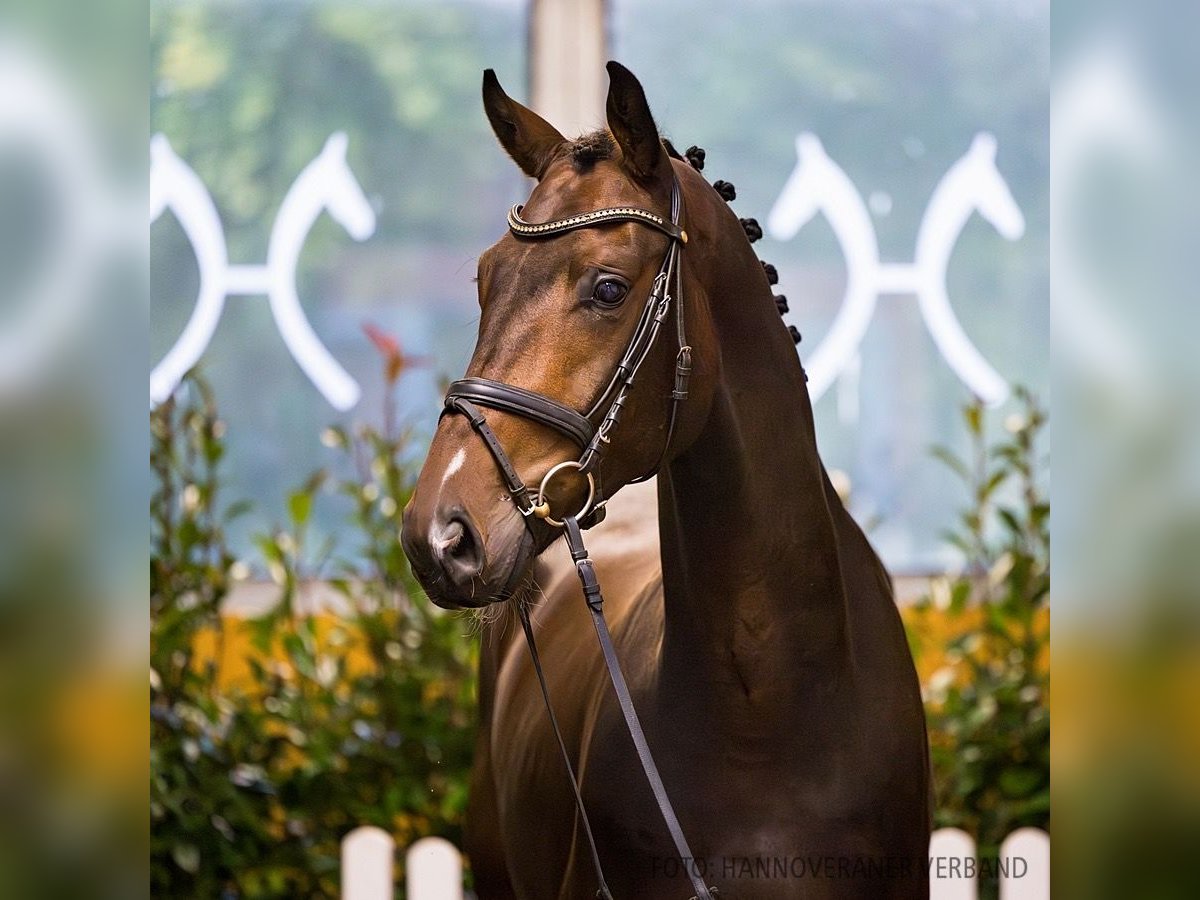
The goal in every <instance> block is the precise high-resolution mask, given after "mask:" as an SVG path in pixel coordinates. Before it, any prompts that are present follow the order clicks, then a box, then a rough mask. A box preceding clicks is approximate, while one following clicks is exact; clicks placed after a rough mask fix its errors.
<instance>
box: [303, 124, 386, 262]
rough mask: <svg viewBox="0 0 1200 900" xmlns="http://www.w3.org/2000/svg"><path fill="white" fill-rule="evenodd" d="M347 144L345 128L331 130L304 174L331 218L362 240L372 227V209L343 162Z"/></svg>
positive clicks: (373, 216)
mask: <svg viewBox="0 0 1200 900" xmlns="http://www.w3.org/2000/svg"><path fill="white" fill-rule="evenodd" d="M347 144H348V139H347V137H346V133H345V132H344V131H337V132H334V133H333V134H331V135H330V136H329V140H327V141H326V142H325V146H324V148H323V149H322V150H321V153H320V155H318V156H317V158H316V159H315V160H314V161H313V163H312V164H311V165H310V166H309V168H308V170H307V171H306V173H305V174H308V175H310V177H311V178H312V186H313V188H314V192H315V194H316V196H319V197H320V198H321V199H322V200H324V202H325V208H326V209H327V210H328V211H329V214H330V215H331V216H333V218H334V220H335V221H336V222H338V224H340V225H341V226H342V227H343V228H345V229H346V233H347V234H349V235H350V237H352V238H354V240H356V241H365V240H366V239H367V238H369V237H370V236H371V234H372V233H373V232H374V231H375V210H374V209H372V208H371V204H370V202H369V201H368V200H367V196H366V194H364V193H363V189H362V186H361V185H359V183H358V179H356V178H355V177H354V173H353V172H352V171H350V166H349V165H348V164H347V163H346V147H347Z"/></svg>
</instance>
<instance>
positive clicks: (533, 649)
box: [517, 603, 613, 900]
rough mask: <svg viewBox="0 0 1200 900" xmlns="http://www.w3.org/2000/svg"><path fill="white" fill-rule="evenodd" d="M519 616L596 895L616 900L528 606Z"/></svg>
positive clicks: (521, 605) (522, 607)
mask: <svg viewBox="0 0 1200 900" xmlns="http://www.w3.org/2000/svg"><path fill="white" fill-rule="evenodd" d="M517 614H518V615H519V616H520V618H521V628H522V629H523V630H524V632H525V643H526V644H527V645H528V647H529V658H530V659H531V660H532V661H533V671H534V672H535V673H536V674H537V680H538V686H539V687H541V689H542V699H543V700H544V701H546V712H547V713H548V714H549V716H550V727H551V728H553V729H554V737H555V739H556V740H557V741H558V749H559V752H560V753H562V760H563V765H565V766H566V767H567V777H568V778H570V780H571V792H572V793H573V794H574V795H575V806H576V807H577V808H578V809H579V817H580V818H581V819H582V820H583V833H584V834H585V835H586V836H587V842H588V849H589V850H591V853H592V865H593V866H595V868H596V877H597V878H598V879H600V887H599V889H598V890H597V891H596V896H597V897H599V898H600V900H613V898H612V894H611V893H610V892H609V890H608V882H607V881H605V880H604V868H603V867H602V866H601V865H600V853H599V851H598V850H596V838H595V837H594V836H593V835H592V823H591V822H590V821H589V820H588V814H587V810H586V809H585V808H584V806H583V795H582V794H580V793H579V779H578V778H576V777H575V767H574V766H572V765H571V755H570V754H569V753H567V743H566V741H564V740H563V736H562V729H560V728H559V727H558V717H557V716H556V715H554V706H553V705H551V703H550V689H549V688H548V687H546V676H545V675H544V674H542V660H541V657H540V656H538V649H537V641H535V640H534V639H533V625H532V624H530V622H529V610H528V609H527V608H526V607H525V604H523V603H521V604H518V605H517Z"/></svg>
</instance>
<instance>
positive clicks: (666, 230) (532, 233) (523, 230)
mask: <svg viewBox="0 0 1200 900" xmlns="http://www.w3.org/2000/svg"><path fill="white" fill-rule="evenodd" d="M521 209H522V207H520V206H514V207H513V208H512V209H510V210H509V211H508V227H509V229H510V230H511V231H512V233H513V234H516V235H520V236H521V237H546V236H549V235H554V234H561V233H562V232H564V231H571V230H573V229H576V228H587V227H590V226H593V225H603V224H605V223H606V222H642V223H643V224H646V225H649V226H651V227H652V228H656V229H658V230H659V231H661V232H662V233H663V234H665V235H667V236H668V237H670V238H671V239H673V240H677V241H679V242H681V243H684V244H686V243H687V232H686V231H684V230H683V229H682V228H679V227H678V226H676V225H672V224H671V223H670V222H668V221H667V220H666V219H664V218H663V217H662V216H660V215H658V214H657V213H652V212H650V210H648V209H640V208H638V207H636V206H614V207H610V208H609V209H598V210H595V211H594V212H588V213H580V214H579V215H577V216H568V217H567V218H565V219H555V220H554V221H552V222H526V221H525V220H524V219H522V218H521Z"/></svg>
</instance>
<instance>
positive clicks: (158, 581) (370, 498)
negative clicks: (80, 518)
mask: <svg viewBox="0 0 1200 900" xmlns="http://www.w3.org/2000/svg"><path fill="white" fill-rule="evenodd" d="M399 368H400V367H398V366H390V368H389V372H388V375H389V384H390V385H391V387H392V388H393V389H394V387H395V381H396V378H397V377H398V375H399ZM385 419H386V422H387V424H385V426H384V427H383V428H382V430H379V429H376V428H373V427H369V426H361V427H359V428H358V429H356V430H355V431H354V433H353V435H350V434H348V433H347V432H345V431H343V430H340V429H329V430H327V431H326V432H325V433H324V435H323V439H324V441H325V443H326V444H328V445H330V446H331V447H333V448H335V449H336V450H338V451H339V452H340V453H342V454H345V456H346V457H348V459H349V461H350V463H351V466H350V467H351V468H352V469H353V471H354V473H355V474H354V475H353V476H352V477H349V478H344V479H340V480H335V479H333V477H332V476H331V475H330V474H329V473H327V472H319V473H317V474H315V475H314V476H313V477H312V478H310V479H309V480H308V482H307V483H306V484H305V485H304V486H302V487H301V488H300V489H298V490H297V491H295V492H294V493H293V494H291V496H290V497H289V501H288V510H287V514H286V521H287V525H286V526H285V527H281V528H277V529H275V530H274V531H273V532H271V533H270V534H265V535H261V536H259V538H258V539H257V542H256V543H257V546H258V549H259V552H260V553H261V556H262V564H263V565H264V566H265V568H266V571H267V572H268V573H269V574H270V576H271V578H272V580H273V582H274V583H275V584H276V585H277V586H278V599H277V602H276V603H275V605H274V607H273V608H272V609H271V611H270V612H269V613H268V614H266V615H265V616H263V617H262V618H259V619H256V620H252V621H248V622H236V621H232V620H229V619H225V618H223V617H222V615H221V604H222V601H223V600H224V599H225V598H226V597H227V596H228V593H229V590H230V587H231V584H232V583H233V580H234V578H233V573H235V572H237V571H238V569H239V568H240V567H242V566H244V564H243V563H240V562H238V561H237V560H236V559H235V558H234V556H233V555H232V554H231V553H230V551H229V549H228V547H227V546H226V541H225V535H224V528H225V526H226V525H227V524H228V522H229V521H230V520H231V519H232V518H233V517H235V516H237V515H241V514H243V513H244V512H245V511H246V506H245V504H241V503H232V504H230V505H228V506H222V502H221V500H222V498H221V496H220V487H221V462H222V457H223V454H224V443H223V440H222V435H223V425H222V422H221V420H220V418H219V417H218V414H217V410H216V406H215V403H214V400H213V397H212V394H211V392H210V391H209V389H208V387H207V386H206V384H205V383H204V381H203V380H202V379H200V378H198V377H196V376H194V375H193V376H191V377H189V379H188V380H187V381H186V382H185V385H184V387H183V389H182V390H181V391H180V392H179V393H178V394H177V397H176V399H174V400H171V401H169V402H167V403H164V404H162V405H161V406H159V407H158V408H157V409H155V410H154V412H153V413H152V414H151V418H150V428H151V435H152V448H151V458H150V463H151V470H152V473H153V476H154V482H155V484H154V491H153V495H152V498H151V505H150V514H151V548H152V553H151V564H150V576H151V594H150V603H151V637H150V652H151V683H150V699H151V786H150V814H151V828H152V836H151V852H150V859H151V890H152V893H153V894H154V895H155V896H170V897H184V896H188V897H229V898H233V897H264V898H266V897H289V898H290V897H301V896H303V897H312V896H336V895H337V893H338V883H339V872H338V866H339V850H340V841H341V838H342V837H343V836H344V834H345V833H346V832H348V831H349V830H351V829H352V828H354V827H357V826H359V825H368V824H373V825H378V826H380V827H382V828H384V829H385V830H386V831H388V832H389V833H391V834H392V835H393V836H394V837H395V838H396V841H397V844H398V846H399V847H401V848H403V847H405V846H406V844H407V843H408V842H411V841H412V840H415V839H416V838H418V837H421V836H425V835H431V834H436V835H442V836H444V837H447V838H448V839H450V840H452V841H455V842H456V843H458V842H460V841H461V828H460V823H461V819H462V814H463V811H464V808H465V805H466V785H467V772H468V769H469V766H470V760H471V754H472V750H473V740H474V727H473V726H474V721H473V720H474V710H475V682H474V678H475V666H476V653H477V650H476V646H475V644H476V642H475V641H473V640H470V639H468V638H467V637H465V636H464V632H465V631H467V630H468V625H467V623H466V622H465V621H464V620H463V619H461V618H456V617H454V616H451V615H446V614H442V613H440V611H438V610H436V609H435V608H433V607H432V606H431V605H430V604H428V603H427V602H425V601H424V599H423V598H421V595H420V591H419V588H418V587H417V584H416V582H415V580H414V579H413V577H412V575H411V573H410V572H409V569H408V564H407V561H406V560H405V558H404V555H403V552H402V551H401V549H400V545H399V536H398V526H399V512H400V511H401V510H403V508H404V505H405V503H406V502H407V500H408V497H409V494H410V491H411V487H412V484H413V473H412V471H411V470H410V469H409V468H407V467H406V466H405V464H403V463H402V462H400V460H403V459H405V453H404V450H405V446H406V443H407V440H408V437H407V435H406V434H405V433H404V432H397V431H396V430H395V428H394V427H393V426H392V425H391V416H390V415H385ZM328 493H333V494H334V495H335V497H336V498H340V499H337V500H332V499H331V498H329V497H327V496H325V495H327V494H328ZM318 501H320V502H326V501H329V502H344V503H348V504H349V510H350V511H349V514H350V516H351V517H352V520H353V522H354V523H355V525H356V526H357V533H358V534H360V535H361V536H362V546H361V547H358V548H355V549H356V553H355V557H354V559H353V560H349V561H347V560H342V561H337V560H335V559H334V549H335V548H333V547H332V546H331V545H329V544H327V543H326V544H323V545H321V546H319V547H316V548H310V547H309V546H308V543H309V541H310V540H311V536H310V534H309V527H308V526H309V520H310V518H311V513H312V508H313V504H314V503H316V502H318ZM318 579H320V580H322V581H324V582H326V583H328V584H329V585H332V587H333V588H334V589H335V590H336V591H337V593H338V595H339V596H340V598H341V599H343V600H344V601H345V607H346V609H345V611H344V614H339V615H338V616H337V617H332V616H320V615H314V614H311V613H305V612H303V611H302V610H301V608H300V606H301V605H300V604H298V603H297V599H298V598H299V597H300V595H301V594H302V592H303V591H304V590H306V586H307V585H308V584H310V583H311V582H314V581H316V580H318ZM414 598H416V599H415V602H413V599H414ZM231 629H246V630H248V632H249V636H250V637H251V639H252V641H253V646H254V649H255V651H256V652H255V653H253V654H251V655H250V658H248V659H247V660H245V663H246V666H247V667H248V672H249V674H248V676H246V677H244V678H239V679H237V680H236V681H235V682H231V679H229V678H227V677H222V672H221V660H222V659H223V658H224V654H223V653H222V652H221V648H222V647H223V646H224V644H225V642H226V640H227V639H228V638H230V637H231V636H232V635H231ZM206 636H207V637H208V638H210V640H209V641H208V644H209V645H210V646H211V645H213V644H215V646H216V648H217V651H216V652H213V653H209V654H204V653H202V652H201V651H200V649H199V648H200V647H201V646H202V645H204V644H205V640H204V638H205V637H206Z"/></svg>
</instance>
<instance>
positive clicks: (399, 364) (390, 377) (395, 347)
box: [363, 322, 432, 384]
mask: <svg viewBox="0 0 1200 900" xmlns="http://www.w3.org/2000/svg"><path fill="white" fill-rule="evenodd" d="M363 331H364V332H366V335H367V337H368V338H370V339H371V343H372V344H374V345H375V349H376V350H378V351H379V352H380V354H382V356H383V365H384V377H385V378H386V379H387V382H388V384H393V383H394V382H395V381H396V379H398V378H399V377H400V376H401V375H402V374H404V370H405V369H408V368H410V367H412V366H427V365H430V363H431V362H432V360H431V359H430V358H429V357H428V356H408V355H406V354H405V353H404V351H403V350H401V349H400V341H398V340H397V339H396V338H395V336H394V335H390V334H388V333H387V332H386V331H384V330H382V329H381V328H379V327H377V326H375V325H373V324H371V323H370V322H364V323H363Z"/></svg>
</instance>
